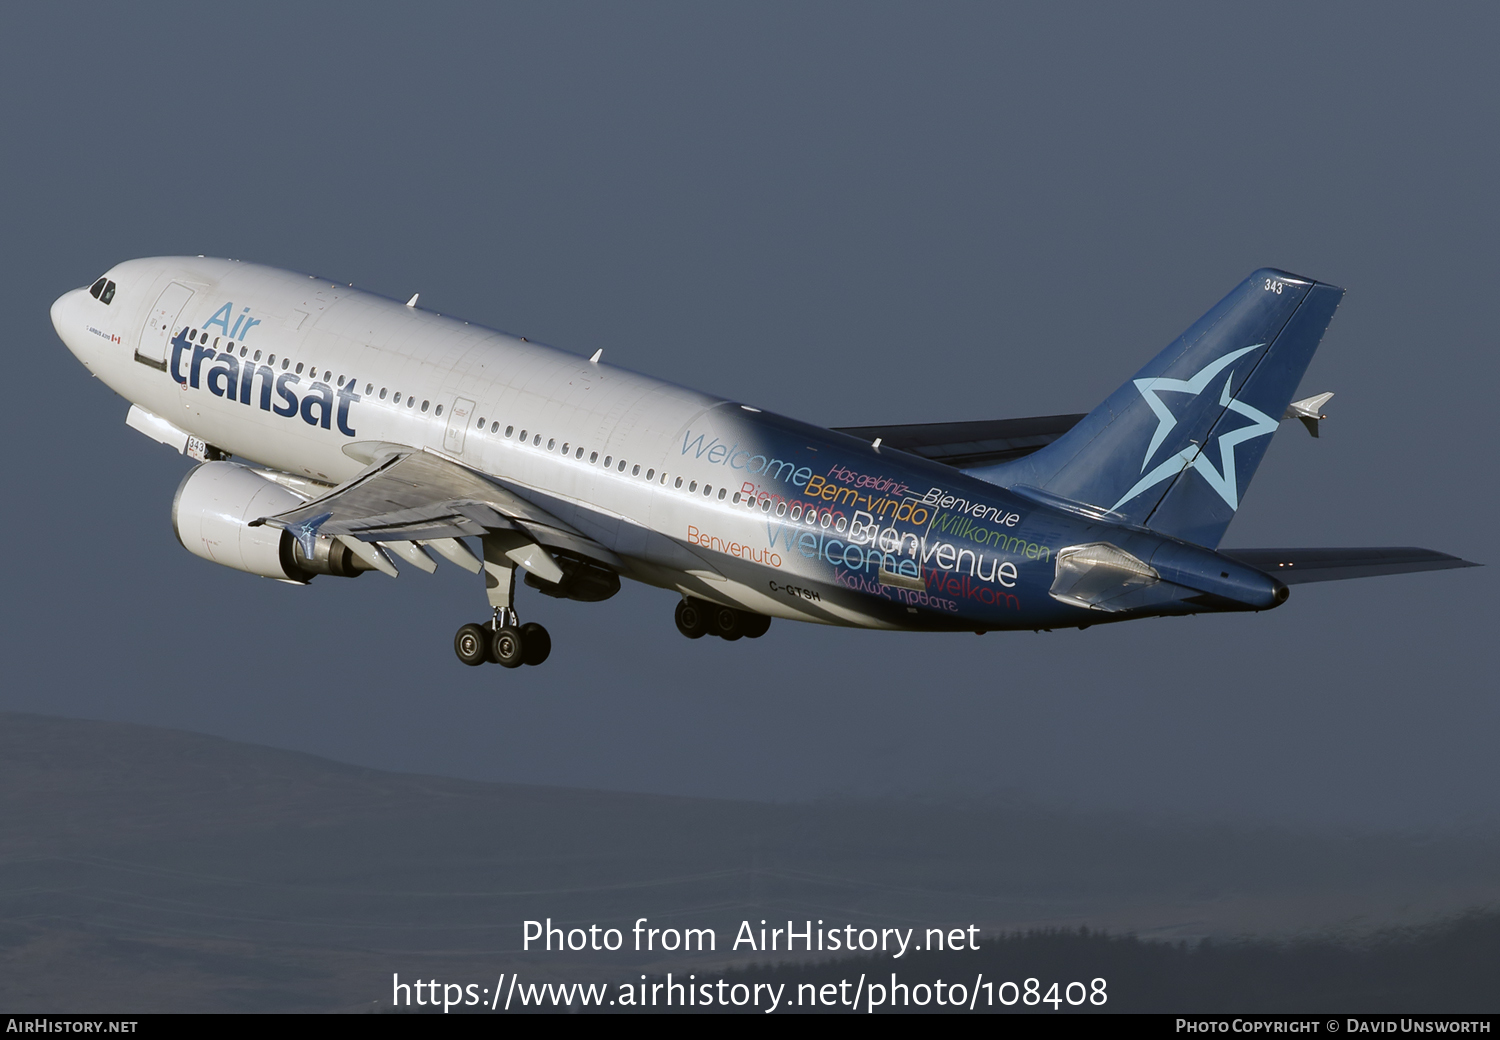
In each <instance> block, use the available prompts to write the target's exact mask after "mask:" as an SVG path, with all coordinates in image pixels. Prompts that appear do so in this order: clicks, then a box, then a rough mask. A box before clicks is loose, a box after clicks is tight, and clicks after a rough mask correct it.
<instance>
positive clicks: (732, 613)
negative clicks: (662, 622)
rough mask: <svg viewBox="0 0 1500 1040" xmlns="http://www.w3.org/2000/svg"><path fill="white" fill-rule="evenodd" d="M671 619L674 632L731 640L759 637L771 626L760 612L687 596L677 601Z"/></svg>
mask: <svg viewBox="0 0 1500 1040" xmlns="http://www.w3.org/2000/svg"><path fill="white" fill-rule="evenodd" d="M673 620H675V621H676V622H677V631H679V632H681V633H682V634H683V635H685V636H687V637H688V638H689V639H699V638H701V637H703V636H706V635H715V636H718V637H719V638H720V639H724V640H728V641H729V642H731V643H732V642H734V641H735V640H736V639H740V638H742V637H743V638H745V639H759V638H760V637H761V636H763V635H765V634H766V630H767V629H769V628H770V627H771V619H770V618H768V617H766V616H765V615H764V614H752V613H750V612H749V611H745V610H736V609H734V608H733V607H719V606H714V605H713V604H711V603H705V602H703V601H702V600H699V599H693V598H692V597H691V596H685V597H683V600H682V602H681V603H679V604H677V612H676V614H675V615H674V618H673Z"/></svg>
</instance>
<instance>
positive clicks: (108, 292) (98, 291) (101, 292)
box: [89, 278, 115, 305]
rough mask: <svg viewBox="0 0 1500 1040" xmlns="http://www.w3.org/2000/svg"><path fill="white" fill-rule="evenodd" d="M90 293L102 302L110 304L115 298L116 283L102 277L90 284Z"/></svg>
mask: <svg viewBox="0 0 1500 1040" xmlns="http://www.w3.org/2000/svg"><path fill="white" fill-rule="evenodd" d="M89 295H90V296H92V297H93V298H94V299H96V300H98V301H99V302H100V303H103V304H106V305H107V304H108V303H109V301H110V300H113V299H114V298H115V283H114V282H112V281H110V280H109V279H108V278H101V279H99V280H98V281H97V282H95V283H94V284H93V285H91V286H89Z"/></svg>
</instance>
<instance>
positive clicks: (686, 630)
mask: <svg viewBox="0 0 1500 1040" xmlns="http://www.w3.org/2000/svg"><path fill="white" fill-rule="evenodd" d="M673 620H675V621H676V622H677V631H679V632H681V633H682V634H683V635H685V636H687V637H688V638H689V639H701V638H702V637H703V636H704V635H706V634H707V633H708V612H707V611H706V610H704V609H703V604H702V603H699V602H698V601H697V600H688V599H685V600H683V601H682V602H681V603H679V604H677V612H676V613H675V614H674V615H673Z"/></svg>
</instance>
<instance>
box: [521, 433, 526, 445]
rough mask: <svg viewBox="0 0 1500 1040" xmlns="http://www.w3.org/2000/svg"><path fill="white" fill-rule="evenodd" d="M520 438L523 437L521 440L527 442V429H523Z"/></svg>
mask: <svg viewBox="0 0 1500 1040" xmlns="http://www.w3.org/2000/svg"><path fill="white" fill-rule="evenodd" d="M520 439H521V442H522V443H523V444H524V443H525V442H526V431H525V430H522V431H521V438H520Z"/></svg>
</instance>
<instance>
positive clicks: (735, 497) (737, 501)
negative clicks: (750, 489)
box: [733, 491, 740, 505]
mask: <svg viewBox="0 0 1500 1040" xmlns="http://www.w3.org/2000/svg"><path fill="white" fill-rule="evenodd" d="M733 501H734V504H735V505H739V504H740V493H739V492H738V491H736V492H735V493H734V499H733Z"/></svg>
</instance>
